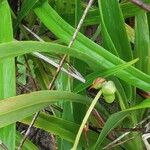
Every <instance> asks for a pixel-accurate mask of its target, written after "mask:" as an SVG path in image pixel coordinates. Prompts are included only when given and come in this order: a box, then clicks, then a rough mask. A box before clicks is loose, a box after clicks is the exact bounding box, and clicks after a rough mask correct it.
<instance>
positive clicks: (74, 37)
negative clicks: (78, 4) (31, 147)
mask: <svg viewBox="0 0 150 150" xmlns="http://www.w3.org/2000/svg"><path fill="white" fill-rule="evenodd" d="M93 1H94V0H90V1H89V3H88V5H87V7H86V9H85V11H84V13H83V15H82V17H81V19H80V21H79V24H78V26H77V28H76V30H75V32H74V34H73V36H72V38H71V40H70V43H69V45H68V47H69V48H70V47H71V46H72V45H73V44H74V42H75V39H76V37H77V35H78V33H79V31H80V28H81V26H82V24H83V22H84V19H85V17H86V15H87V13H88V11H89V9H90V7H91V5H92V3H93ZM66 57H67V55H64V56H63V58H62V60H61V61H60V64H59V67H58V68H57V70H56V73H55V75H54V77H53V79H52V80H51V82H50V84H49V86H48V89H49V90H51V89H52V88H53V85H54V82H55V80H56V79H57V76H58V74H59V73H60V71H61V68H62V66H63V64H64V62H65V59H66ZM38 116H39V112H37V113H36V114H35V115H34V117H33V119H32V122H31V124H30V126H29V128H28V129H27V132H26V133H25V136H24V137H23V139H22V140H21V143H20V144H19V147H18V150H21V148H22V146H23V144H24V142H25V140H26V139H27V136H28V134H29V133H30V130H31V128H32V126H33V125H34V123H35V121H36V119H37V118H38Z"/></svg>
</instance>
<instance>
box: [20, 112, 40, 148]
mask: <svg viewBox="0 0 150 150" xmlns="http://www.w3.org/2000/svg"><path fill="white" fill-rule="evenodd" d="M39 113H40V112H37V113H36V114H35V115H34V117H33V119H32V121H31V124H30V125H29V127H28V129H27V131H26V133H25V135H24V137H23V139H22V140H21V142H20V144H19V146H18V148H17V150H21V149H22V146H23V144H24V142H25V141H26V139H27V137H28V135H29V133H30V131H31V128H32V127H33V125H34V123H35V121H36V119H37V118H38V116H39Z"/></svg>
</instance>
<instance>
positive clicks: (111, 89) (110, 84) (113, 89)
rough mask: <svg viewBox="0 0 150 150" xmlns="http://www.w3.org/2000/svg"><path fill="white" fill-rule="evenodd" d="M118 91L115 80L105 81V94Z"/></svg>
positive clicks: (103, 91)
mask: <svg viewBox="0 0 150 150" xmlns="http://www.w3.org/2000/svg"><path fill="white" fill-rule="evenodd" d="M115 92H116V86H115V84H114V82H112V81H108V82H105V83H104V84H103V86H102V93H103V95H105V96H106V95H113V94H114V93H115Z"/></svg>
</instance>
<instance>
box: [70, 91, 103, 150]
mask: <svg viewBox="0 0 150 150" xmlns="http://www.w3.org/2000/svg"><path fill="white" fill-rule="evenodd" d="M101 94H102V91H101V90H100V91H99V92H98V93H97V95H96V96H95V98H94V100H93V101H92V103H91V105H90V107H89V109H88V111H87V112H86V114H85V116H84V118H83V120H82V123H81V126H80V128H79V130H78V133H77V135H76V138H75V142H74V145H73V147H72V149H71V150H76V149H77V146H78V143H79V140H80V137H81V134H82V131H83V129H84V127H85V125H86V122H87V121H88V118H89V116H90V114H91V112H92V110H93V109H94V107H95V105H96V103H97V101H98V99H99V98H100V96H101Z"/></svg>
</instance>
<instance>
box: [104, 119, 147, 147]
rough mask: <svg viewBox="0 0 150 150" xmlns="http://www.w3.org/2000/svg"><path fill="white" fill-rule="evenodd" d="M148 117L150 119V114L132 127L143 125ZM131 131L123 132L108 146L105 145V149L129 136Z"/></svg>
mask: <svg viewBox="0 0 150 150" xmlns="http://www.w3.org/2000/svg"><path fill="white" fill-rule="evenodd" d="M148 119H150V116H148V117H146V118H145V119H143V120H142V121H141V122H139V123H138V124H136V125H135V126H134V127H133V128H132V129H135V128H136V127H137V126H139V125H142V124H143V123H144V122H146V121H147V120H148ZM130 132H131V130H130V131H128V132H126V133H124V134H122V135H121V136H119V137H118V138H117V139H115V140H114V141H113V142H111V143H109V144H108V145H107V146H105V147H104V148H103V149H107V148H108V147H110V146H112V145H114V144H115V143H117V142H118V141H120V140H121V139H122V138H124V137H125V136H127V135H128V134H129V133H130Z"/></svg>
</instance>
